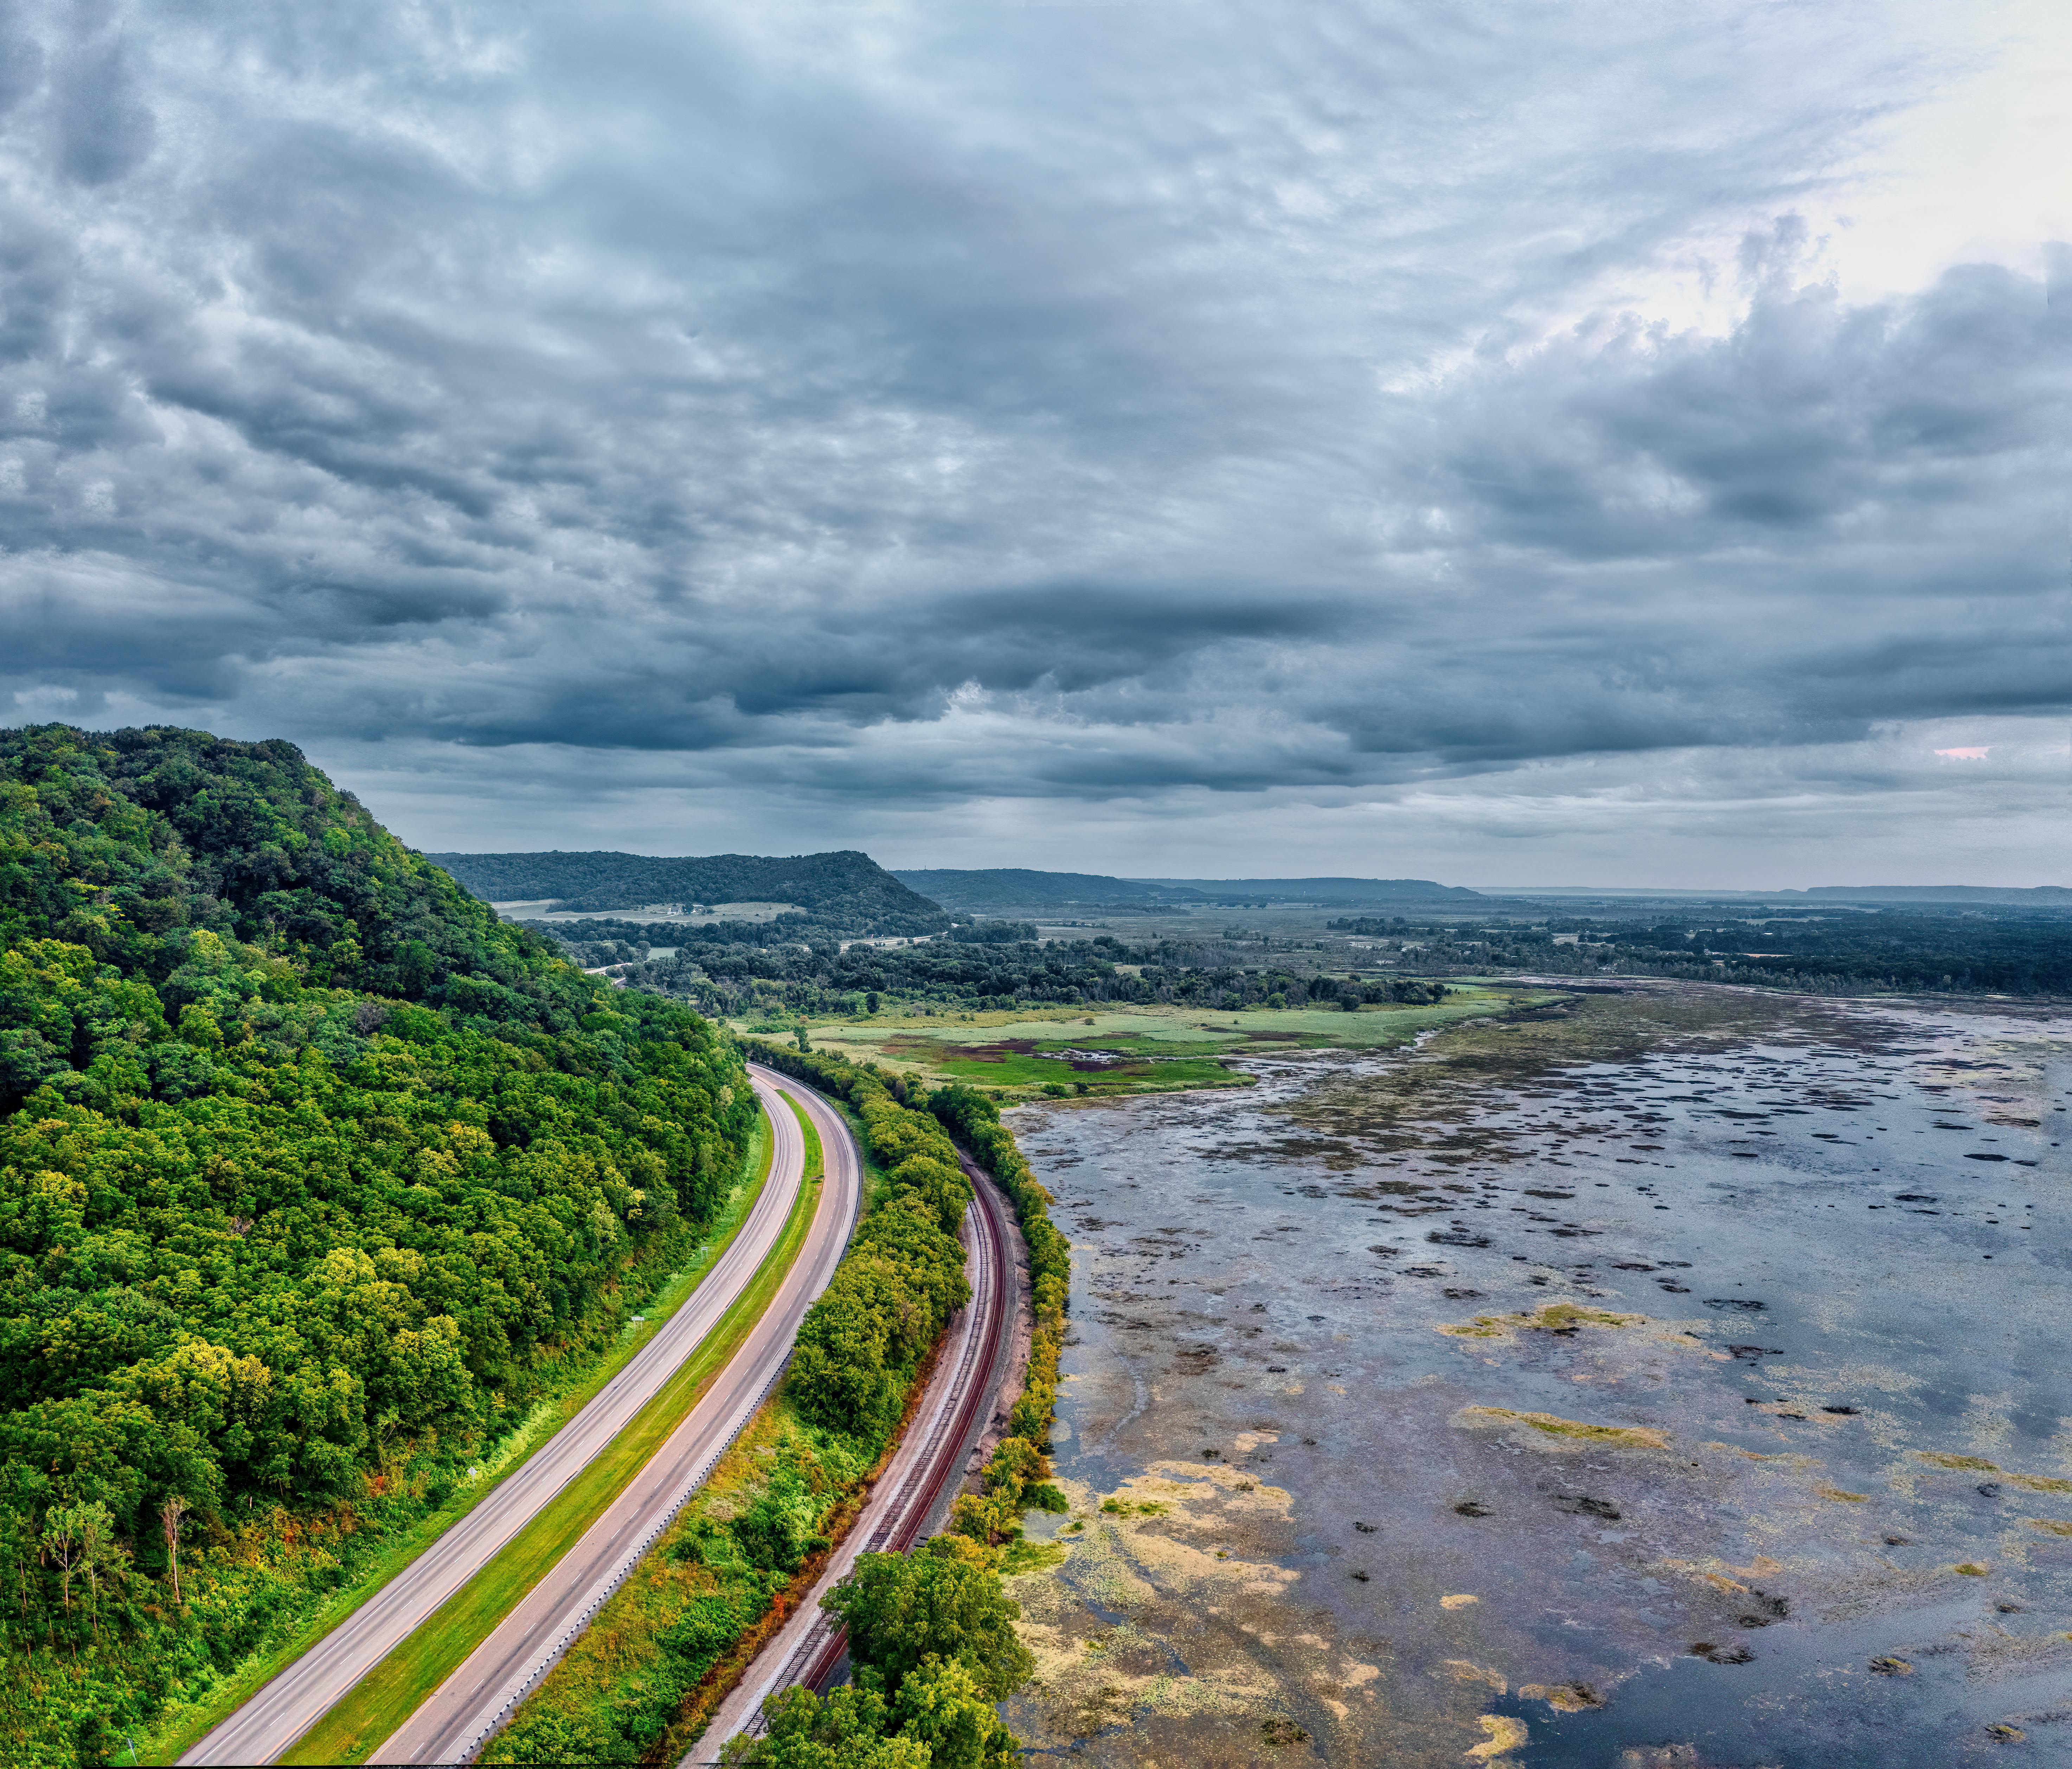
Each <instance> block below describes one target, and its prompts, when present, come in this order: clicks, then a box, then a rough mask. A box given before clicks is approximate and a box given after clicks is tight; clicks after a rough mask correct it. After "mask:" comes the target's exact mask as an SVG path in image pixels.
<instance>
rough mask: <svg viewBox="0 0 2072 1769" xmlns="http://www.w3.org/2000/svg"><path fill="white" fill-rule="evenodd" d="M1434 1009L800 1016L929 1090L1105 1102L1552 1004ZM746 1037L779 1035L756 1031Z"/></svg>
mask: <svg viewBox="0 0 2072 1769" xmlns="http://www.w3.org/2000/svg"><path fill="white" fill-rule="evenodd" d="M1453 987H1454V989H1455V990H1456V991H1457V994H1456V995H1454V996H1453V997H1451V998H1449V999H1448V1000H1447V1001H1445V1003H1444V1004H1441V1005H1440V1006H1437V1007H1431V1008H1415V1007H1380V1006H1375V1007H1367V1008H1362V1009H1361V1010H1360V1011H1359V1012H1358V1013H1346V1012H1339V1011H1336V1010H1330V1009H1311V1008H1250V1009H1244V1010H1238V1011H1225V1010H1222V1009H1215V1010H1211V1009H1205V1008H1186V1007H1180V1006H1174V1007H1159V1008H1133V1007H1110V1008H1092V1009H1088V1008H1024V1009H1021V1010H1019V1011H1016V1012H990V1013H969V1014H956V1015H941V1014H933V1015H931V1014H911V1015H910V1014H909V1013H907V1012H906V1011H905V1010H902V1009H898V1008H894V1009H893V1010H891V1011H890V1012H884V1013H880V1014H878V1015H875V1016H870V1017H857V1018H854V1019H841V1020H835V1019H829V1020H819V1021H816V1020H812V1018H811V1017H810V1016H809V1017H808V1019H807V1020H806V1021H805V1024H806V1025H807V1028H808V1032H807V1036H808V1037H809V1038H811V1039H812V1041H813V1043H814V1044H815V1045H817V1046H821V1047H824V1048H825V1049H829V1050H832V1051H837V1052H839V1053H841V1054H842V1055H843V1056H845V1057H851V1058H853V1059H855V1060H857V1061H874V1062H878V1063H881V1064H882V1065H884V1066H885V1067H886V1068H888V1069H896V1070H898V1071H900V1072H902V1073H907V1074H919V1075H922V1076H925V1077H927V1078H928V1079H930V1080H931V1081H939V1082H948V1081H957V1082H967V1083H969V1084H971V1085H972V1086H980V1087H985V1088H988V1089H990V1090H997V1091H1001V1092H1006V1093H1013V1094H1018V1095H1022V1096H1034V1095H1037V1094H1045V1093H1048V1094H1052V1095H1053V1096H1055V1095H1057V1094H1063V1093H1070V1094H1087V1095H1091V1096H1098V1097H1113V1096H1115V1095H1118V1094H1160V1093H1172V1092H1175V1091H1177V1090H1180V1089H1183V1088H1196V1087H1243V1086H1248V1085H1250V1082H1251V1080H1252V1077H1251V1076H1249V1075H1248V1074H1247V1073H1245V1072H1244V1069H1242V1068H1239V1067H1235V1066H1233V1063H1232V1060H1233V1059H1237V1058H1243V1057H1270V1056H1272V1055H1274V1054H1276V1053H1287V1052H1289V1051H1293V1050H1331V1049H1338V1050H1377V1049H1390V1048H1393V1047H1395V1046H1397V1045H1406V1044H1409V1043H1411V1042H1412V1040H1415V1039H1416V1037H1417V1036H1419V1035H1420V1033H1422V1032H1429V1031H1432V1030H1433V1029H1435V1028H1438V1027H1441V1026H1446V1025H1452V1024H1457V1023H1458V1022H1461V1021H1462V1020H1477V1019H1485V1018H1488V1017H1490V1016H1492V1015H1503V1014H1508V1013H1511V1012H1515V1011H1517V1010H1518V1009H1519V1008H1529V1007H1531V1006H1534V1005H1536V1004H1540V1003H1544V1002H1545V1001H1548V1000H1549V999H1552V997H1551V995H1549V994H1548V992H1547V991H1544V990H1533V989H1527V988H1523V987H1515V986H1507V985H1505V984H1502V983H1478V982H1467V981H1461V982H1457V983H1454V984H1453ZM754 1029H756V1030H759V1031H760V1030H766V1029H767V1030H768V1031H771V1032H778V1031H781V1030H783V1029H784V1028H781V1027H779V1026H775V1025H768V1026H767V1027H766V1025H765V1024H763V1023H761V1022H759V1023H757V1024H756V1025H755V1028H754Z"/></svg>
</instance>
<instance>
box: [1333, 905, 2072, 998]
mask: <svg viewBox="0 0 2072 1769" xmlns="http://www.w3.org/2000/svg"><path fill="white" fill-rule="evenodd" d="M1330 926H1331V927H1332V928H1333V930H1335V931H1338V932H1342V933H1346V934H1354V935H1364V936H1367V937H1371V938H1372V937H1378V938H1384V939H1396V940H1403V939H1406V938H1407V939H1410V940H1412V944H1413V946H1414V947H1415V950H1409V951H1405V952H1404V953H1403V954H1401V956H1400V963H1401V964H1402V965H1403V966H1404V967H1405V968H1407V969H1412V970H1422V971H1432V972H1434V973H1437V974H1440V975H1444V974H1447V973H1449V972H1452V971H1461V970H1489V969H1503V968H1508V969H1514V970H1526V971H1540V972H1544V973H1548V974H1551V975H1564V976H1578V975H1595V974H1597V973H1598V972H1601V971H1607V970H1618V971H1626V972H1628V973H1630V974H1634V975H1649V976H1667V977H1685V978H1690V979H1697V980H1708V981H1712V982H1729V983H1761V984H1766V985H1769V986H1771V987H1782V988H1788V989H1799V990H1807V991H1814V992H1853V991H1861V990H1867V989H1870V990H1876V989H1890V990H1905V991H1922V992H1925V993H1937V994H1969V995H1977V994H1991V995H2062V994H2064V993H2066V992H2067V991H2072V913H2067V912H2066V911H2064V910H2062V909H2027V908H2006V909H2001V908H1984V909H1980V908H1966V909H1947V910H1940V911H1937V910H1929V909H1880V910H1876V911H1871V912H1865V911H1862V910H1852V909H1824V910H1823V912H1822V913H1818V914H1807V913H1803V912H1799V913H1790V914H1771V915H1762V914H1753V915H1743V914H1735V915H1732V916H1728V915H1723V914H1722V913H1720V905H1708V908H1707V909H1706V910H1704V912H1702V913H1690V914H1685V915H1674V916H1656V917H1654V918H1653V919H1651V920H1647V921H1642V920H1640V919H1638V918H1634V917H1627V918H1614V917H1587V916H1580V917H1579V916H1560V917H1549V918H1548V921H1546V923H1545V924H1544V926H1535V927H1520V926H1513V925H1511V924H1509V923H1506V922H1494V923H1490V924H1488V925H1486V926H1458V925H1454V926H1444V927H1439V926H1427V927H1415V928H1413V927H1412V926H1410V925H1409V924H1408V923H1406V922H1404V921H1402V920H1400V918H1396V919H1392V920H1388V921H1383V920H1380V919H1379V918H1359V919H1347V920H1343V921H1334V922H1332V923H1331V924H1330ZM1561 935H1567V936H1571V937H1572V938H1568V939H1557V938H1556V937H1557V936H1561Z"/></svg>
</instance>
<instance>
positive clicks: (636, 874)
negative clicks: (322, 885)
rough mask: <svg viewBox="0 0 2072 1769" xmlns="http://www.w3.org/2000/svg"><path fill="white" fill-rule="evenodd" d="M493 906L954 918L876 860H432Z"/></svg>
mask: <svg viewBox="0 0 2072 1769" xmlns="http://www.w3.org/2000/svg"><path fill="white" fill-rule="evenodd" d="M428 857H429V858H430V859H431V860H435V861H436V862H438V864H440V865H442V866H443V867H445V868H446V870H447V871H448V872H451V873H452V874H453V876H454V877H455V878H457V879H458V880H460V881H461V883H462V884H465V885H466V886H467V888H468V889H470V890H471V891H473V892H474V893H475V894H476V895H477V896H478V897H483V898H485V899H487V901H490V902H492V903H511V902H530V901H539V900H541V899H546V898H552V899H553V900H554V901H557V902H559V903H560V904H561V905H562V907H563V908H565V909H578V910H586V911H608V910H612V909H639V908H640V907H642V906H643V905H646V904H649V903H683V904H685V905H689V904H692V903H708V904H709V903H796V904H797V905H799V907H800V909H804V910H806V911H808V917H807V918H808V920H810V921H812V922H813V923H814V924H816V926H826V927H828V928H829V929H831V930H833V931H834V932H836V933H837V934H841V935H844V936H848V935H854V934H930V933H933V932H934V931H935V930H936V929H938V928H940V927H944V926H948V917H947V916H945V915H944V914H943V913H942V911H941V909H939V908H938V907H937V906H936V905H935V904H934V903H932V902H931V901H929V900H928V899H927V897H921V896H918V895H916V894H915V893H914V892H912V891H911V890H909V889H907V888H906V886H905V885H904V884H901V883H900V882H899V880H898V879H896V878H894V876H892V875H891V874H890V872H886V870H885V869H884V868H882V866H880V865H879V864H878V863H877V862H876V861H875V860H873V859H871V857H870V856H869V855H868V854H859V853H856V852H843V853H835V854H796V855H793V856H791V858H790V859H788V860H770V859H764V858H763V857H761V856H757V855H753V854H713V855H709V856H705V857H704V858H702V859H698V858H693V857H685V858H684V859H680V860H667V859H657V858H656V857H654V856H652V855H648V854H611V853H602V852H599V853H589V854H564V853H560V852H553V853H545V854H433V855H430V856H428Z"/></svg>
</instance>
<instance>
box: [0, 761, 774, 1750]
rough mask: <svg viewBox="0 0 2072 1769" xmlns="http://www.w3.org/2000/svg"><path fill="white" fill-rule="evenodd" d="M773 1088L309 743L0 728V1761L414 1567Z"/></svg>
mask: <svg viewBox="0 0 2072 1769" xmlns="http://www.w3.org/2000/svg"><path fill="white" fill-rule="evenodd" d="M754 1118H755V1108H754V1101H753V1096H752V1094H751V1092H750V1090H749V1089H748V1087H747V1086H746V1080H745V1077H744V1075H743V1073H742V1067H741V1061H740V1057H739V1054H738V1050H736V1049H734V1047H733V1046H732V1045H731V1044H730V1042H729V1041H727V1040H723V1039H722V1038H720V1037H718V1036H716V1035H715V1033H714V1032H713V1028H711V1027H709V1025H708V1024H705V1022H704V1021H702V1020H700V1019H699V1018H698V1017H697V1016H695V1015H694V1014H693V1013H690V1012H686V1011H685V1009H684V1008H682V1007H681V1006H680V1005H678V1004H672V1003H670V1002H668V1001H666V1000H664V999H662V998H660V997H659V996H656V995H642V994H636V993H631V992H624V991H621V992H613V991H611V990H610V989H609V988H608V987H606V986H605V985H602V984H601V983H598V982H597V981H595V980H594V979H588V978H586V977H583V976H582V975H579V974H578V973H577V972H576V971H574V970H573V969H572V968H571V967H569V965H568V964H567V963H566V962H564V961H563V960H562V959H561V957H560V956H559V954H558V953H557V950H556V949H554V948H553V947H552V946H549V944H547V943H546V942H541V941H540V940H538V939H537V938H535V937H534V936H532V935H530V934H527V933H526V932H524V930H520V929H518V928H516V927H512V926H509V925H508V924H504V923H502V922H500V921H498V920H497V918H496V917H495V915H494V914H493V913H491V911H490V910H489V909H487V906H486V905H483V904H480V903H478V902H476V901H475V900H473V899H472V898H471V897H469V896H468V895H467V893H465V892H464V891H463V890H461V889H459V888H458V886H456V885H455V884H454V882H453V881H452V880H450V878H448V877H447V876H446V875H445V874H444V873H443V872H440V871H439V870H438V868H435V867H434V866H432V865H430V864H428V863H427V862H426V861H425V860H423V858H422V857H421V856H417V855H415V854H413V853H412V852H409V850H408V849H406V848H404V847H403V846H402V845H401V843H398V842H397V840H396V839H394V838H393V836H391V835H389V834H388V833H387V831H384V830H383V829H382V828H381V827H380V825H379V824H378V823H376V822H375V820H374V819H373V818H372V817H371V816H370V815H368V813H367V811H365V810H364V809H363V808H362V807H360V805H359V804H358V803H357V802H356V801H354V800H353V799H352V798H351V797H350V795H348V794H343V793H340V792H339V791H337V790H335V788H333V787H332V786H331V784H330V782H327V780H325V779H324V778H323V775H322V774H319V773H318V772H317V771H316V770H314V769H312V768H310V766H309V765H307V764H306V762H305V761H303V759H302V757H301V755H300V753H298V751H296V750H295V749H294V748H293V747H292V746H291V745H287V744H285V743H262V744H241V743H232V742H228V741H221V740H218V739H216V738H214V737H211V736H209V735H208V734H207V733H198V732H187V731H179V730H172V729H153V730H147V731H127V732H118V733H110V734H105V735H95V734H89V733H84V732H80V731H77V730H75V729H72V728H70V727H67V726H43V727H39V728H35V729H27V730H21V731H13V732H7V733H0V1321H4V1324H5V1328H6V1332H5V1337H4V1340H0V1346H4V1349H0V1384H4V1388H3V1389H0V1572H4V1577H5V1580H6V1599H7V1600H6V1604H5V1607H4V1611H0V1630H4V1632H0V1639H4V1642H5V1647H6V1652H7V1655H8V1660H9V1664H8V1669H9V1676H8V1678H7V1686H6V1690H5V1692H4V1693H0V1755H6V1756H7V1757H8V1758H9V1759H11V1760H15V1761H36V1762H43V1763H72V1762H81V1763H91V1762H98V1761H105V1760H109V1759H112V1758H113V1757H114V1756H115V1755H118V1754H119V1755H123V1756H127V1755H129V1746H128V1743H127V1741H126V1736H125V1735H126V1734H130V1733H133V1732H134V1733H135V1734H139V1735H140V1738H142V1739H144V1740H148V1739H149V1738H150V1736H151V1735H152V1734H153V1732H154V1729H155V1728H156V1727H157V1726H159V1725H160V1724H161V1723H162V1722H163V1721H164V1719H165V1718H166V1715H167V1714H169V1712H171V1711H173V1710H175V1709H180V1710H184V1711H187V1712H190V1713H191V1712H196V1711H201V1710H205V1709H209V1708H210V1707H211V1705H212V1702H213V1701H216V1699H218V1698H220V1697H221V1696H222V1695H223V1694H224V1692H226V1691H228V1690H229V1689H232V1688H233V1687H235V1686H236V1680H237V1678H238V1677H239V1673H240V1670H249V1668H250V1667H252V1666H253V1664H257V1663H261V1662H265V1660H267V1659H268V1658H269V1655H270V1654H272V1653H273V1652H275V1651H277V1649H278V1648H280V1647H281V1646H282V1645H283V1644H286V1643H287V1642H290V1641H291V1640H294V1639H296V1638H297V1637H298V1636H299V1635H300V1634H301V1633H302V1632H303V1631H304V1630H305V1629H306V1627H308V1626H309V1625H310V1623H311V1622H312V1621H313V1620H315V1619H316V1618H317V1617H319V1615H323V1613H324V1612H325V1611H326V1609H327V1606H329V1605H331V1604H332V1603H334V1602H335V1600H336V1599H337V1598H338V1596H339V1594H340V1593H341V1592H344V1591H349V1590H354V1589H356V1588H357V1587H359V1586H360V1585H361V1584H362V1582H363V1581H364V1578H365V1577H366V1576H367V1575H368V1573H369V1571H370V1570H371V1569H375V1568H377V1567H380V1566H389V1567H390V1569H391V1570H393V1565H395V1564H397V1563H399V1562H397V1558H396V1550H397V1545H398V1544H399V1543H401V1542H404V1541H406V1540H409V1539H411V1537H412V1532H413V1530H416V1529H418V1528H419V1526H421V1525H423V1524H424V1523H425V1522H426V1520H427V1519H429V1518H430V1517H433V1516H434V1514H436V1513H438V1512H440V1511H441V1510H442V1508H448V1507H450V1506H451V1505H453V1504H455V1503H456V1502H460V1501H464V1500H465V1499H466V1498H467V1495H468V1494H469V1493H471V1492H473V1491H475V1490H479V1488H481V1487H482V1486H483V1484H485V1483H486V1482H487V1481H490V1480H493V1479H494V1478H495V1477H496V1474H497V1472H498V1471H499V1470H500V1468H504V1467H508V1465H510V1460H511V1459H510V1458H508V1457H504V1458H502V1459H500V1447H501V1446H502V1445H504V1444H505V1443H509V1442H511V1441H512V1439H514V1437H516V1436H517V1435H518V1434H524V1441H525V1442H527V1443H528V1444H529V1443H537V1441H538V1439H539V1437H540V1435H541V1432H540V1430H539V1426H540V1423H541V1420H540V1418H539V1417H538V1415H539V1412H540V1410H541V1408H542V1406H547V1407H549V1410H551V1409H552V1406H553V1402H554V1401H555V1400H556V1398H557V1397H558V1396H559V1395H561V1394H562V1393H565V1392H566V1391H567V1390H569V1389H571V1388H578V1387H580V1386H582V1384H583V1382H584V1381H585V1380H586V1378H587V1377H589V1376H590V1373H592V1372H594V1370H595V1369H596V1368H597V1366H598V1364H599V1363H600V1362H601V1361H603V1360H605V1359H607V1358H609V1357H612V1356H614V1355H615V1353H616V1352H618V1350H619V1347H620V1344H621V1341H622V1334H623V1329H624V1328H625V1327H626V1325H627V1322H628V1318H629V1316H631V1315H633V1314H635V1313H638V1312H640V1311H643V1309H644V1308H645V1307H647V1306H648V1303H649V1300H650V1299H651V1298H653V1297H655V1296H656V1295H657V1294H658V1293H660V1292H661V1291H664V1288H665V1287H666V1286H667V1285H668V1282H669V1280H670V1279H671V1277H672V1274H676V1273H678V1272H680V1270H683V1269H684V1268H685V1266H688V1265H689V1264H691V1263H693V1262H694V1260H695V1258H696V1257H697V1250H698V1247H699V1245H700V1242H701V1240H703V1239H704V1238H705V1237H706V1235H707V1233H708V1232H709V1228H710V1226H711V1225H712V1224H713V1221H714V1220H715V1218H716V1217H717V1214H718V1213H719V1212H720V1211H721V1209H722V1208H723V1206H724V1205H725V1202H726V1199H727V1197H728V1195H729V1193H730V1191H732V1190H733V1189H734V1187H735V1185H736V1184H737V1183H738V1178H739V1176H740V1175H741V1173H742V1164H743V1159H744V1155H745V1154H746V1149H747V1144H748V1142H749V1139H750V1131H751V1127H752V1125H753V1123H754Z"/></svg>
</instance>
